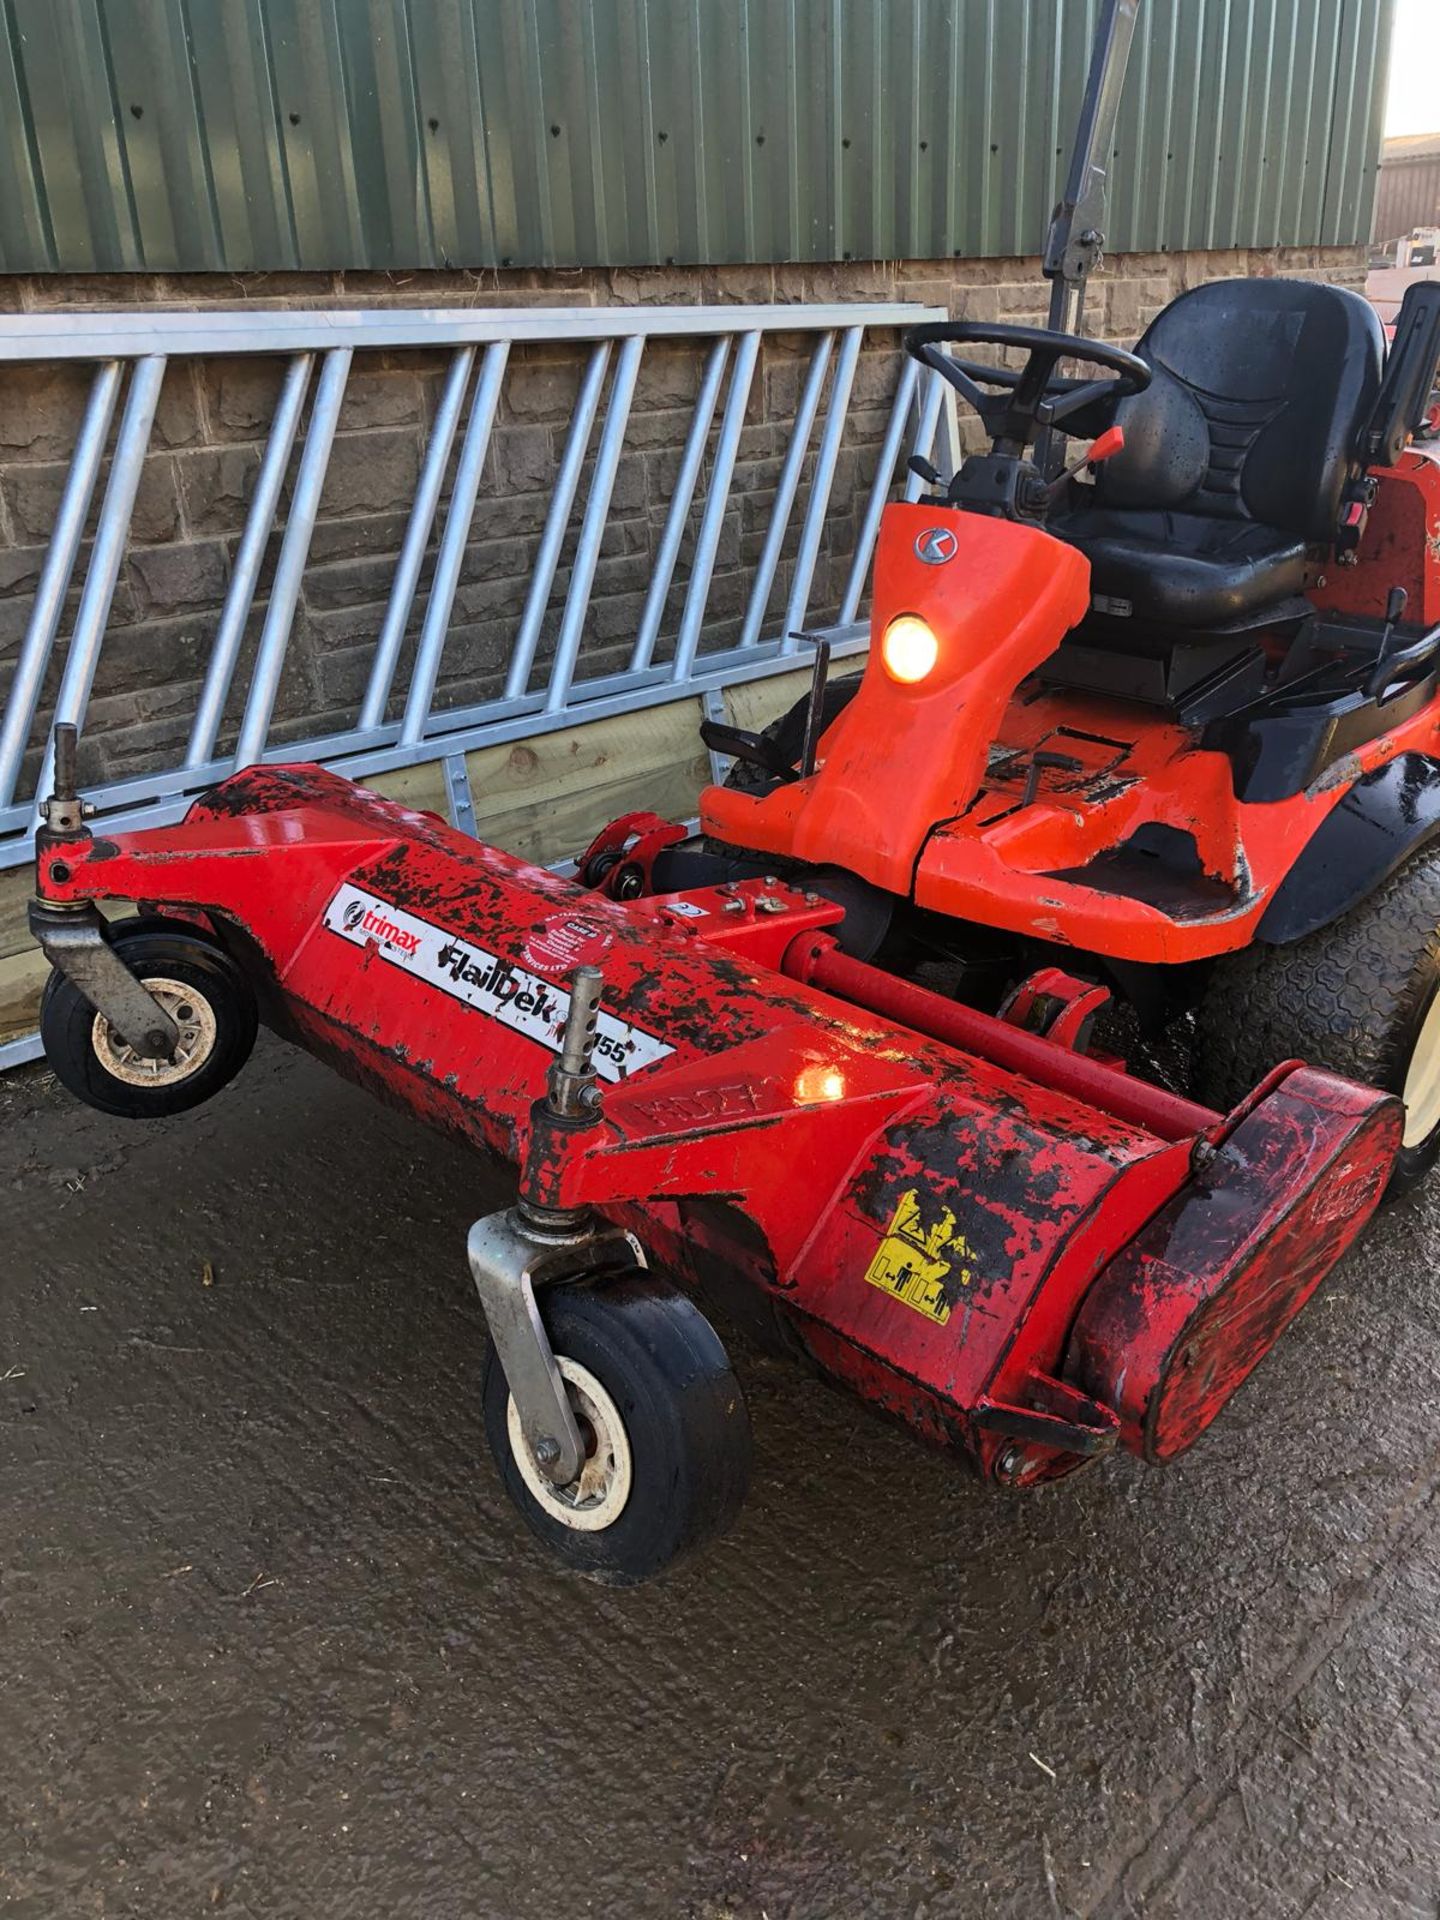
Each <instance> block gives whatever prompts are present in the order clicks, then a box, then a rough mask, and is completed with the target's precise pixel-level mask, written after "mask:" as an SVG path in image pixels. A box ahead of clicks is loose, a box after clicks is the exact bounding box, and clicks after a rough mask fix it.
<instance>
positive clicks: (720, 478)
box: [670, 333, 760, 686]
mask: <svg viewBox="0 0 1440 1920" xmlns="http://www.w3.org/2000/svg"><path fill="white" fill-rule="evenodd" d="M759 354H760V335H759V334H758V333H746V334H742V335H741V338H740V346H739V349H738V351H737V352H736V355H735V370H734V372H733V373H732V374H731V376H730V392H729V395H728V397H727V399H726V401H725V417H724V419H723V420H722V421H721V423H720V438H719V441H718V442H717V444H716V447H715V463H714V465H713V466H712V468H711V470H710V486H709V489H708V491H707V493H706V495H705V512H704V514H703V515H702V516H701V520H700V533H699V536H698V538H697V539H696V542H695V558H694V560H693V561H692V562H691V566H690V590H689V592H688V593H687V594H686V595H685V611H684V613H683V614H682V616H681V620H680V632H679V635H678V637H677V639H676V641H675V661H674V664H673V666H672V667H671V670H670V679H671V681H672V682H673V684H674V685H676V686H679V685H680V683H681V682H682V681H685V680H688V679H689V678H690V674H691V671H692V669H693V667H694V665H695V655H696V653H697V652H698V651H699V647H700V629H701V627H702V625H703V624H704V621H705V606H706V602H707V601H708V600H709V598H710V576H711V575H712V574H713V573H714V571H715V555H716V553H717V551H718V550H719V546H720V530H721V528H722V527H723V526H724V524H725V508H726V505H727V503H728V502H729V499H730V477H731V475H732V474H733V473H734V471H735V455H736V453H737V452H738V451H739V447H740V435H741V432H742V431H743V430H744V426H745V409H746V407H747V406H748V405H749V404H750V387H751V383H752V382H753V380H754V378H755V362H756V360H757V359H758V358H759Z"/></svg>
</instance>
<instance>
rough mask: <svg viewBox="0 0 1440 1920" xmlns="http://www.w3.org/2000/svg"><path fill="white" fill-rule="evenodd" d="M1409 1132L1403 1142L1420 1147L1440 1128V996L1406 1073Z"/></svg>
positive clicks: (1431, 1003)
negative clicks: (1421, 1143) (1423, 1141)
mask: <svg viewBox="0 0 1440 1920" xmlns="http://www.w3.org/2000/svg"><path fill="white" fill-rule="evenodd" d="M1401 1097H1402V1098H1403V1100H1404V1102H1405V1133H1404V1136H1403V1143H1404V1145H1405V1146H1407V1147H1418V1146H1419V1145H1420V1142H1421V1141H1422V1140H1428V1139H1429V1137H1430V1135H1431V1134H1432V1133H1433V1132H1434V1131H1435V1129H1436V1127H1440V993H1437V994H1436V996H1435V998H1434V999H1433V1000H1432V1001H1431V1002H1430V1011H1429V1012H1428V1013H1427V1014H1426V1015H1425V1021H1424V1024H1423V1025H1422V1027H1421V1028H1420V1032H1419V1034H1418V1036H1417V1037H1416V1041H1415V1050H1414V1052H1413V1053H1412V1054H1411V1055H1410V1066H1409V1068H1408V1070H1407V1072H1406V1074H1405V1091H1404V1094H1403V1095H1402V1096H1401Z"/></svg>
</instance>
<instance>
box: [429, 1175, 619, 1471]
mask: <svg viewBox="0 0 1440 1920" xmlns="http://www.w3.org/2000/svg"><path fill="white" fill-rule="evenodd" d="M466 1252H467V1254H468V1256H469V1260H470V1272H471V1275H472V1277H473V1279H474V1281H475V1290H476V1292H477V1293H478V1294H479V1295H480V1305H481V1308H482V1309H483V1311H484V1314H485V1322H486V1325H487V1326H488V1327H489V1329H490V1338H491V1339H492V1340H493V1341H494V1342H495V1354H496V1357H497V1359H498V1360H499V1362H500V1365H501V1367H502V1369H503V1370H504V1374H505V1379H506V1382H507V1384H508V1385H509V1388H510V1393H511V1396H512V1397H513V1399H514V1401H515V1409H516V1412H517V1413H518V1414H519V1416H520V1429H521V1432H522V1433H523V1434H524V1436H525V1440H526V1444H527V1445H528V1446H529V1448H530V1451H531V1452H532V1453H533V1454H534V1456H535V1464H536V1465H537V1466H538V1467H539V1468H540V1471H541V1472H542V1473H543V1474H545V1475H546V1477H547V1478H548V1479H550V1480H552V1481H553V1482H554V1483H555V1485H556V1486H557V1487H568V1486H569V1484H570V1482H571V1481H572V1480H574V1479H576V1478H578V1476H579V1473H580V1469H581V1467H582V1466H583V1465H584V1463H585V1445H584V1442H583V1441H582V1439H581V1437H580V1429H579V1427H578V1426H577V1425H576V1424H575V1415H574V1412H573V1411H572V1409H571V1406H570V1396H569V1395H568V1393H567V1392H566V1391H565V1382H564V1380H563V1379H562V1377H561V1374H560V1369H559V1367H558V1366H557V1365H556V1364H555V1353H554V1350H553V1348H552V1347H551V1345H550V1338H549V1335H548V1334H547V1333H546V1331H545V1326H544V1323H543V1322H542V1320H541V1318H540V1308H539V1306H538V1304H537V1302H536V1298H535V1296H536V1291H537V1289H539V1288H540V1287H542V1286H553V1285H554V1284H555V1282H556V1281H558V1280H574V1279H577V1278H578V1277H579V1276H580V1275H581V1274H586V1275H589V1274H593V1273H602V1272H610V1271H623V1270H624V1269H626V1268H630V1267H638V1268H643V1267H644V1265H645V1255H644V1253H643V1251H642V1250H641V1247H640V1243H639V1241H637V1240H635V1239H633V1238H632V1237H631V1235H630V1234H628V1233H624V1232H622V1231H621V1230H620V1228H618V1227H611V1226H607V1225H597V1226H594V1227H589V1228H586V1229H584V1230H582V1231H581V1232H580V1233H578V1234H577V1235H576V1236H575V1237H574V1238H573V1239H570V1240H566V1241H564V1242H561V1243H557V1242H555V1241H552V1240H546V1239H543V1238H541V1237H539V1236H537V1235H536V1234H535V1232H534V1230H533V1229H532V1228H530V1227H529V1226H528V1225H527V1224H526V1222H525V1221H524V1220H523V1219H522V1218H521V1216H520V1215H519V1214H518V1213H517V1212H516V1210H515V1209H514V1208H513V1207H509V1208H507V1209H506V1210H505V1211H504V1212H503V1213H492V1214H487V1215H486V1217H485V1218H484V1219H482V1220H477V1221H476V1222H475V1224H474V1226H473V1227H471V1229H470V1237H469V1240H468V1241H467V1243H466Z"/></svg>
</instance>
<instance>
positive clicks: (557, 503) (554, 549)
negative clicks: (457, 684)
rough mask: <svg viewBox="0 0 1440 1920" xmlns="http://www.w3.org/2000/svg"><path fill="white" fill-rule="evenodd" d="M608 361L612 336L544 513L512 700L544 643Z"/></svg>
mask: <svg viewBox="0 0 1440 1920" xmlns="http://www.w3.org/2000/svg"><path fill="white" fill-rule="evenodd" d="M609 365H610V342H609V341H608V340H601V341H599V342H598V343H597V345H596V346H594V347H593V348H592V349H591V352H590V363H589V365H588V366H587V367H586V369H585V374H584V377H583V379H582V380H581V382H580V391H579V393H578V394H577V395H576V397H575V412H574V415H573V416H572V418H571V421H570V432H569V434H568V436H567V438H566V441H565V451H564V453H563V454H562V455H561V458H560V471H559V472H558V473H557V474H556V476H555V491H554V496H553V498H552V499H551V501H550V511H549V512H548V513H547V514H546V516H545V530H544V532H543V533H542V534H541V536H540V550H539V552H538V553H537V554H536V555H535V571H534V573H533V574H532V575H531V578H530V591H529V592H528V593H527V594H526V596H525V611H524V612H523V613H522V614H521V616H520V631H519V633H517V634H516V636H515V649H514V652H513V653H512V654H511V656H510V671H509V672H508V674H507V675H506V676H505V698H506V699H507V700H513V699H516V698H518V697H519V695H521V694H522V693H524V691H525V689H526V688H527V687H528V686H529V684H530V670H531V668H532V667H533V666H534V664H535V652H536V649H537V648H538V646H539V644H540V626H541V623H542V621H543V620H544V618H545V609H546V608H547V607H548V606H549V604H550V595H551V592H552V591H553V589H554V586H555V569H556V567H557V566H559V564H560V549H561V548H562V547H563V546H564V544H565V534H566V530H567V529H568V527H569V525H570V513H571V510H572V508H573V507H574V505H575V493H576V489H577V488H578V487H579V485H580V469H581V468H582V467H583V466H584V464H585V455H586V453H587V452H588V451H589V447H590V434H591V431H592V429H593V428H594V425H595V415H596V412H597V411H598V409H599V406H600V390H601V388H602V387H603V386H604V384H605V374H606V370H607V369H608V367H609Z"/></svg>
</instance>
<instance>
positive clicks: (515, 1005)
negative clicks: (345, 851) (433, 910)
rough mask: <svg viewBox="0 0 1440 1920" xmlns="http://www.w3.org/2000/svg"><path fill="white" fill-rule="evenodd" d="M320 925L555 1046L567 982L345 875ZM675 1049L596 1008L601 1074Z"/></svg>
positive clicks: (631, 1069)
mask: <svg viewBox="0 0 1440 1920" xmlns="http://www.w3.org/2000/svg"><path fill="white" fill-rule="evenodd" d="M325 925H326V926H327V927H328V928H329V930H330V932H331V933H337V934H339V936H340V938H341V939H342V940H348V941H350V942H351V944H352V945H353V946H357V947H371V946H373V947H374V948H375V950H376V952H377V953H378V954H379V955H380V957H381V958H382V959H383V960H388V961H389V963H390V964H391V966H394V967H399V968H400V969H401V971H402V972H404V973H408V974H409V975H410V976H411V977H412V979H415V980H421V981H423V982H424V983H425V985H426V986H430V987H438V988H439V990H440V991H441V992H442V993H448V994H449V995H450V997H451V998H452V999H453V1000H460V1001H463V1002H464V1004H465V1005H466V1006H468V1007H474V1009H475V1011H476V1012H477V1013H483V1014H485V1015H487V1016H488V1017H489V1018H490V1019H492V1020H498V1021H500V1022H501V1024H502V1025H503V1026H507V1027H509V1028H511V1029H512V1030H513V1031H514V1032H516V1033H522V1034H524V1035H525V1037H526V1039H527V1040H535V1041H538V1042H539V1044H540V1045H541V1046H542V1047H548V1048H549V1050H550V1051H551V1053H558V1052H559V1051H560V1042H561V1036H562V1034H563V1033H564V1030H565V1019H566V1016H567V1015H568V1013H569V1011H570V995H569V994H568V993H567V992H566V990H565V988H564V987H559V986H556V985H554V984H553V983H552V982H551V981H549V980H541V979H540V978H539V977H538V976H537V975H535V974H533V973H530V972H528V971H527V970H526V969H525V968H524V967H521V966H517V965H516V963H515V962H514V961H513V960H502V959H501V958H500V957H499V956H498V955H497V954H493V953H487V952H486V950H485V949H484V947H479V946H476V945H475V943H474V941H472V940H461V939H459V938H458V937H457V936H456V935H455V934H453V933H446V932H445V931H444V930H443V929H442V928H440V927H436V926H432V925H431V923H430V922H429V921H428V920H421V919H420V918H419V917H418V916H417V915H415V914H413V913H407V912H406V911H405V909H404V908H403V907H397V906H393V905H391V903H390V902H389V901H388V900H381V899H379V898H378V897H377V896H376V895H375V894H373V893H367V892H366V891H365V890H364V888H363V887H355V886H351V885H350V884H349V882H348V881H347V882H346V884H345V885H344V886H342V887H341V888H340V890H339V892H338V893H337V894H336V895H335V897H334V899H332V900H331V902H330V904H329V906H328V907H326V909H325ZM674 1051H675V1049H674V1048H673V1047H668V1046H666V1044H665V1042H664V1041H663V1040H657V1039H656V1037H655V1035H654V1034H653V1033H646V1032H645V1030H644V1028H643V1027H632V1026H630V1025H629V1024H628V1023H627V1022H626V1021H624V1020H618V1019H617V1018H616V1017H615V1015H614V1014H613V1013H606V1012H604V1011H602V1012H601V1014H600V1017H599V1020H598V1021H597V1023H596V1029H595V1071H596V1072H597V1073H598V1074H599V1076H600V1078H601V1079H602V1080H610V1081H615V1080H623V1079H625V1077H626V1076H627V1075H628V1074H632V1073H638V1072H639V1071H640V1069H641V1068H642V1067H649V1066H653V1065H654V1063H655V1061H657V1060H663V1059H664V1058H665V1057H666V1055H667V1054H671V1053H673V1052H674Z"/></svg>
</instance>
